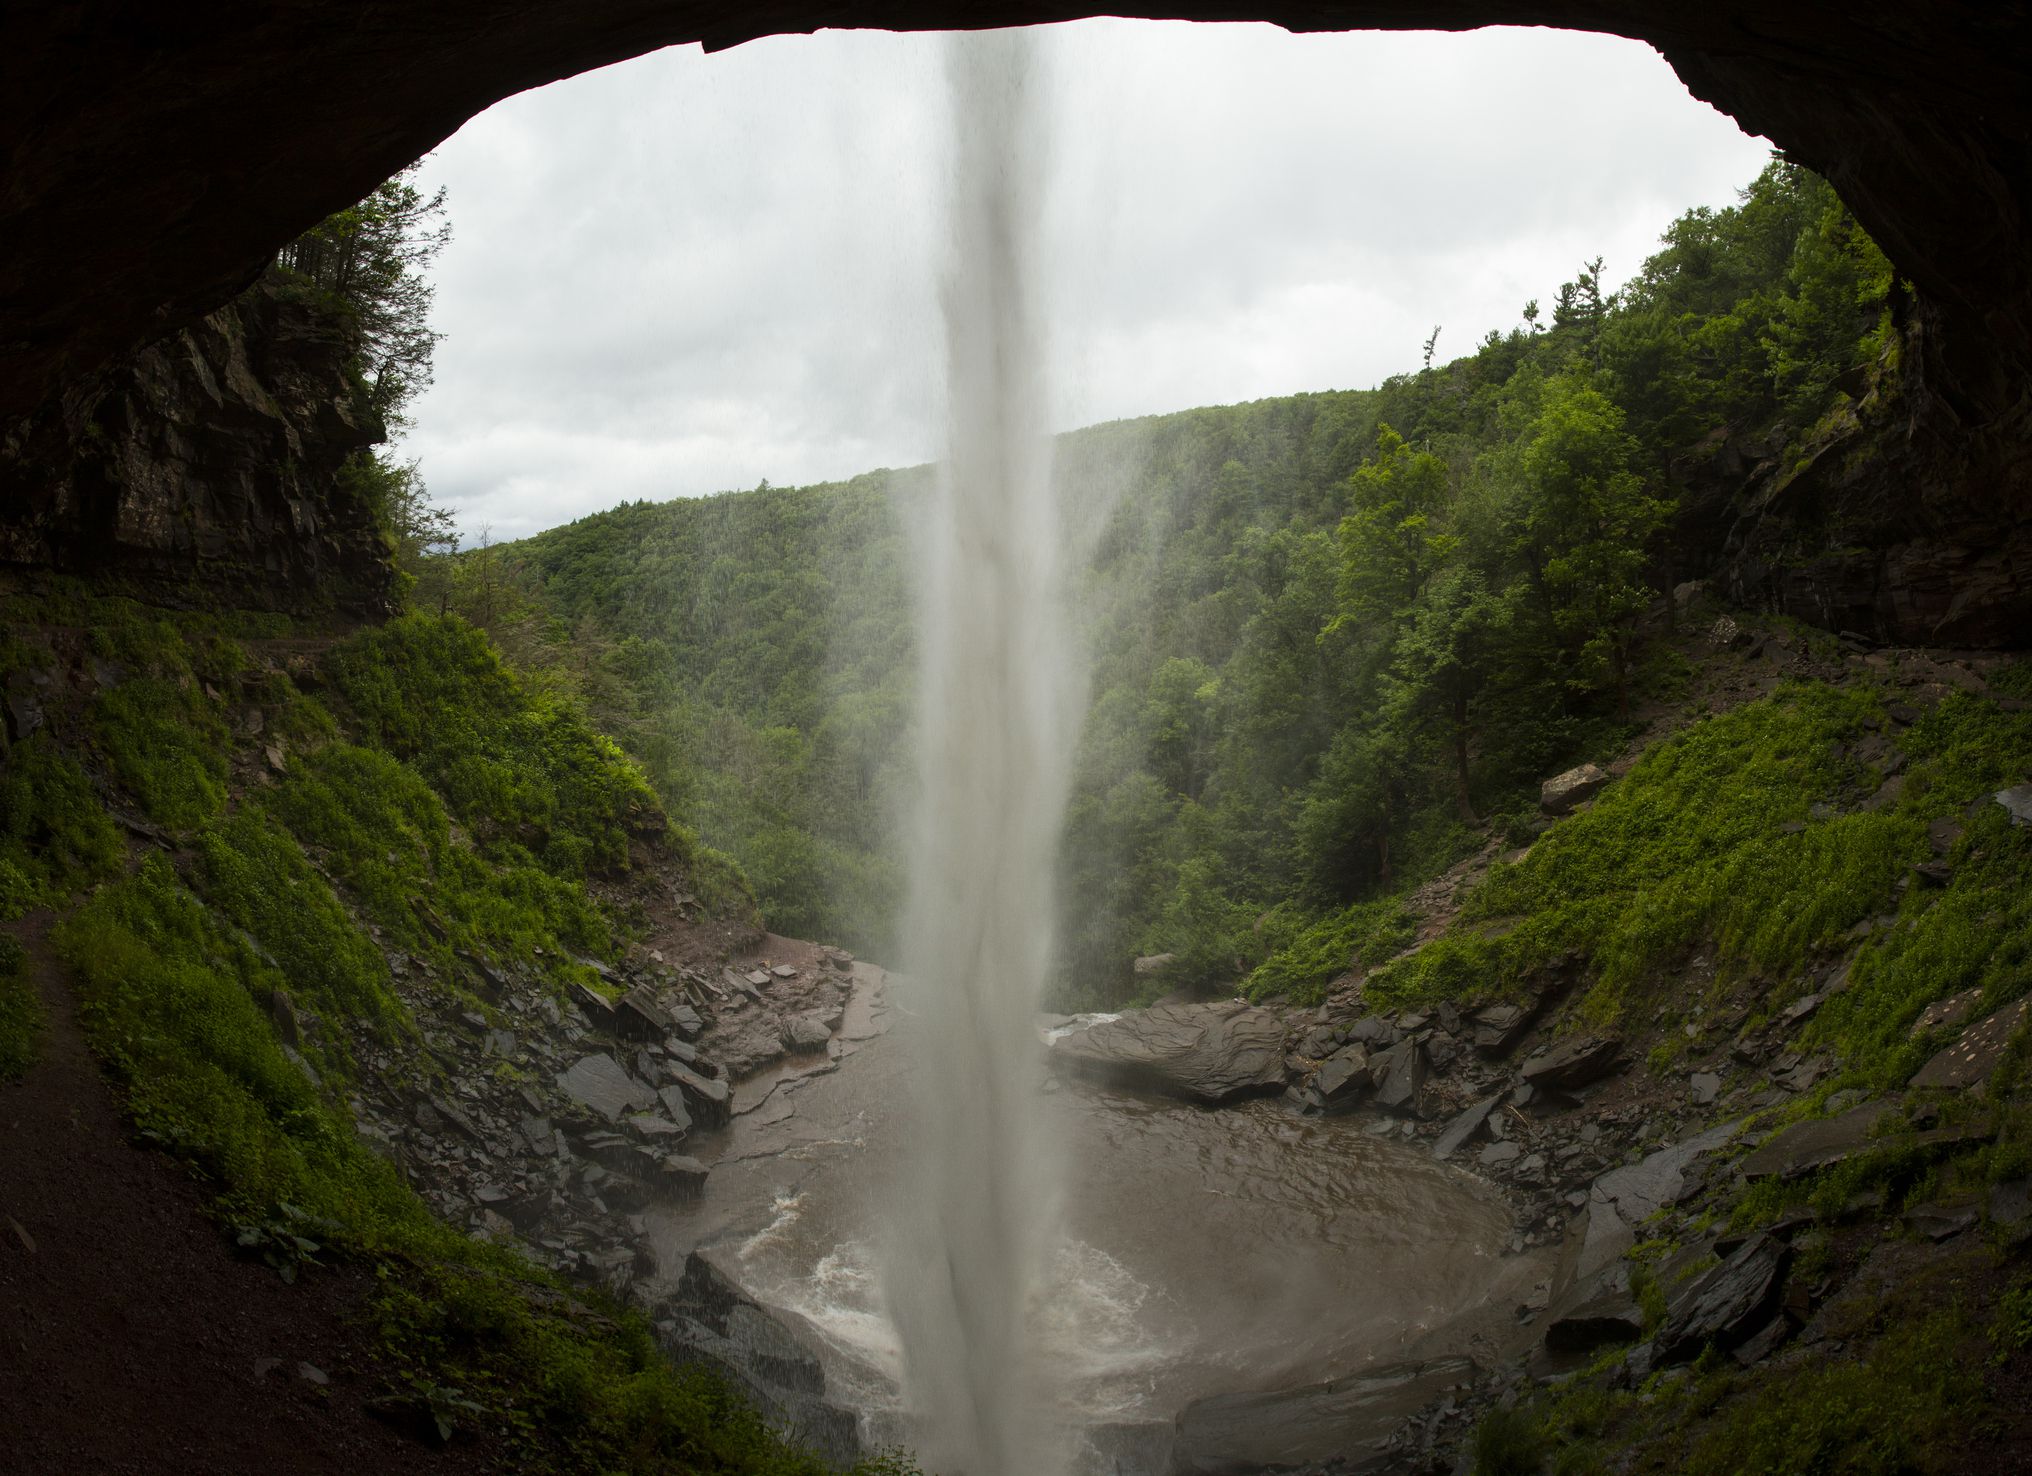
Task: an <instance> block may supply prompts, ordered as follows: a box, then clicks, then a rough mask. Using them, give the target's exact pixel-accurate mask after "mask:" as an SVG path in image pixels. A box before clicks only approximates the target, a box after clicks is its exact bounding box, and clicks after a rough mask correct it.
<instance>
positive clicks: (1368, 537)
mask: <svg viewBox="0 0 2032 1476" xmlns="http://www.w3.org/2000/svg"><path fill="white" fill-rule="evenodd" d="M1448 490H1449V484H1448V477H1447V467H1446V463H1445V462H1444V461H1442V460H1441V459H1440V458H1439V457H1437V456H1434V455H1433V454H1432V453H1431V452H1429V451H1414V450H1412V449H1411V447H1410V446H1409V445H1407V444H1406V443H1405V440H1404V438H1403V437H1402V436H1400V435H1398V434H1397V432H1396V431H1394V430H1392V429H1391V428H1390V427H1389V426H1388V425H1379V426H1378V427H1377V428H1376V454H1375V456H1374V457H1372V458H1371V459H1370V460H1369V461H1367V462H1366V463H1364V464H1363V465H1362V466H1361V467H1360V468H1359V469H1358V470H1357V471H1356V472H1355V474H1354V475H1353V476H1352V477H1350V478H1349V479H1348V497H1349V502H1350V508H1349V511H1348V514H1347V516H1346V517H1344V518H1342V519H1341V522H1340V533H1339V537H1340V547H1341V573H1340V581H1339V583H1338V585H1337V587H1336V593H1337V595H1338V597H1339V600H1340V611H1339V613H1338V614H1336V615H1335V616H1334V619H1333V621H1332V622H1331V623H1330V624H1329V625H1328V627H1327V630H1328V631H1329V632H1332V631H1336V630H1339V629H1340V628H1341V627H1342V626H1344V625H1346V624H1348V623H1349V622H1351V621H1356V622H1368V621H1375V620H1378V619H1382V620H1388V619H1390V618H1393V617H1394V616H1395V615H1397V614H1398V613H1399V612H1401V611H1403V610H1406V609H1408V608H1409V607H1410V605H1411V603H1412V602H1413V601H1414V600H1416V599H1417V598H1418V592H1419V590H1420V589H1422V588H1423V587H1424V585H1425V581H1426V579H1427V578H1428V577H1429V576H1430V575H1431V573H1432V571H1433V569H1434V568H1435V567H1437V566H1438V565H1439V564H1440V563H1441V562H1443V561H1444V560H1445V559H1446V558H1447V557H1448V555H1449V554H1451V553H1452V552H1453V549H1454V546H1455V540H1454V538H1453V537H1452V536H1451V535H1450V534H1448V533H1445V532H1442V531H1441V530H1440V529H1439V527H1438V526H1436V524H1435V521H1434V519H1435V517H1436V516H1437V515H1438V514H1439V513H1440V511H1441V510H1442V509H1443V508H1444V507H1445V505H1446V502H1447V494H1448Z"/></svg>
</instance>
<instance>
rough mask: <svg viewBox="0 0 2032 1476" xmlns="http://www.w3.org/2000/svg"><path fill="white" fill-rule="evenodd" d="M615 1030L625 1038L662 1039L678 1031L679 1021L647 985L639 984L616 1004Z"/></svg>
mask: <svg viewBox="0 0 2032 1476" xmlns="http://www.w3.org/2000/svg"><path fill="white" fill-rule="evenodd" d="M614 1031H615V1033H616V1034H618V1035H620V1036H621V1037H622V1038H623V1039H624V1040H645V1041H646V1040H662V1039H663V1038H664V1037H665V1036H666V1035H673V1034H675V1033H676V1031H677V1022H676V1021H675V1020H673V1019H672V1018H671V1017H670V1013H669V1011H667V1010H665V1009H664V1008H663V1006H662V1005H661V1004H659V1003H658V1002H657V999H656V996H655V995H654V994H653V993H651V992H650V990H649V989H648V987H647V986H638V987H637V988H634V989H631V990H629V991H628V992H627V993H626V994H625V995H623V996H622V997H621V1002H620V1003H619V1004H617V1005H615V1006H614Z"/></svg>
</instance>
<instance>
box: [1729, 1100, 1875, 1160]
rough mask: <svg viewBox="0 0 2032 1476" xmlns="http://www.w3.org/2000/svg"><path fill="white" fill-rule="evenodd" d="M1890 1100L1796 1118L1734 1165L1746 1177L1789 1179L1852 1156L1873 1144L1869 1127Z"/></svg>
mask: <svg viewBox="0 0 2032 1476" xmlns="http://www.w3.org/2000/svg"><path fill="white" fill-rule="evenodd" d="M1896 1111H1897V1109H1896V1108H1895V1107H1894V1106H1892V1104H1891V1103H1889V1102H1865V1103H1864V1104H1863V1105H1862V1106H1860V1107H1852V1108H1850V1109H1849V1110H1848V1111H1847V1112H1844V1113H1843V1114H1842V1115H1841V1116H1839V1117H1824V1118H1821V1119H1819V1120H1818V1121H1815V1122H1796V1123H1794V1124H1793V1125H1792V1126H1791V1127H1789V1128H1787V1129H1785V1131H1783V1132H1782V1133H1780V1134H1778V1136H1777V1137H1775V1138H1773V1139H1772V1140H1771V1141H1770V1142H1768V1143H1766V1144H1765V1145H1764V1146H1763V1147H1761V1148H1759V1149H1758V1150H1757V1151H1756V1152H1754V1153H1752V1154H1750V1155H1749V1156H1748V1157H1747V1158H1745V1159H1744V1160H1743V1161H1742V1162H1741V1163H1739V1164H1737V1165H1736V1172H1737V1173H1739V1174H1741V1175H1742V1176H1743V1177H1744V1178H1745V1179H1769V1178H1773V1177H1776V1178H1781V1179H1790V1178H1793V1177H1795V1176H1797V1175H1799V1174H1805V1173H1811V1172H1812V1171H1813V1170H1815V1169H1819V1168H1826V1167H1827V1166H1828V1165H1829V1164H1835V1163H1840V1162H1842V1161H1843V1160H1844V1159H1847V1158H1853V1157H1854V1156H1855V1155H1856V1154H1858V1153H1862V1152H1864V1151H1866V1150H1867V1149H1869V1148H1871V1147H1872V1146H1874V1139H1873V1138H1872V1137H1871V1130H1872V1129H1874V1128H1875V1127H1876V1125H1877V1124H1878V1123H1879V1122H1881V1121H1883V1119H1884V1118H1886V1117H1887V1116H1890V1115H1892V1114H1894V1113H1895V1112H1896Z"/></svg>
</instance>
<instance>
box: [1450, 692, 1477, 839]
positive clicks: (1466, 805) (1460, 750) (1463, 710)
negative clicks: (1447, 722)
mask: <svg viewBox="0 0 2032 1476" xmlns="http://www.w3.org/2000/svg"><path fill="white" fill-rule="evenodd" d="M1453 777H1454V803H1455V804H1456V805H1457V806H1458V807H1459V809H1460V817H1461V823H1462V824H1464V825H1479V824H1481V823H1482V822H1481V819H1480V817H1479V816H1477V815H1476V814H1475V803H1474V799H1473V797H1472V795H1471V794H1470V793H1469V791H1468V699H1467V696H1466V694H1465V693H1463V694H1461V695H1459V696H1457V697H1455V698H1454V699H1453Z"/></svg>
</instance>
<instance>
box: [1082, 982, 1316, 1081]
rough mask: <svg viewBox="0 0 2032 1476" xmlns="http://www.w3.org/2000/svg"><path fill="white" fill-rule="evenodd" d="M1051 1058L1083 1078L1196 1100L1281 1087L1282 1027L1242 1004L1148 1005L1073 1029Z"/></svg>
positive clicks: (1274, 1018) (1271, 1017)
mask: <svg viewBox="0 0 2032 1476" xmlns="http://www.w3.org/2000/svg"><path fill="white" fill-rule="evenodd" d="M1051 1054H1052V1059H1053V1060H1054V1061H1056V1062H1058V1063H1059V1064H1060V1065H1062V1066H1066V1067H1069V1068H1071V1069H1073V1070H1075V1071H1078V1072H1080V1073H1081V1074H1083V1075H1087V1076H1093V1077H1097V1078H1099V1079H1101V1080H1104V1081H1112V1082H1119V1083H1121V1084H1123V1085H1125V1086H1135V1087H1142V1088H1144V1089H1145V1090H1148V1091H1156V1092H1163V1093H1166V1094H1167V1095H1170V1096H1178V1097H1187V1098H1190V1099H1192V1100H1194V1101H1198V1102H1209V1103H1218V1102H1228V1101H1232V1100H1234V1099H1235V1098H1237V1097H1247V1096H1253V1095H1260V1094H1263V1093H1267V1092H1275V1091H1282V1090H1283V1089H1284V1025H1283V1022H1282V1021H1280V1020H1279V1019H1278V1018H1277V1016H1275V1015H1273V1014H1272V1013H1271V1012H1270V1011H1268V1010H1257V1009H1249V1008H1246V1007H1244V1006H1242V1005H1238V1004H1233V1003H1228V1004H1192V1005H1153V1006H1151V1007H1150V1008H1149V1009H1147V1010H1134V1011H1132V1012H1130V1013H1129V1014H1126V1015H1121V1016H1119V1017H1117V1018H1115V1019H1113V1020H1106V1021H1103V1022H1101V1023H1100V1024H1098V1025H1092V1026H1089V1027H1088V1028H1086V1029H1085V1030H1076V1031H1074V1032H1073V1033H1072V1034H1070V1035H1066V1036H1062V1037H1060V1038H1059V1039H1058V1040H1056V1041H1054V1042H1053V1043H1052V1047H1051Z"/></svg>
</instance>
